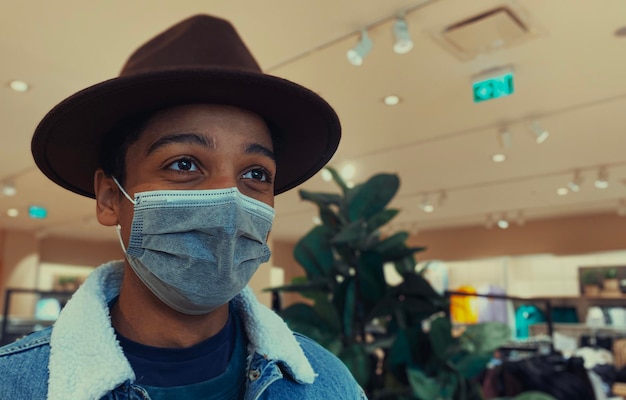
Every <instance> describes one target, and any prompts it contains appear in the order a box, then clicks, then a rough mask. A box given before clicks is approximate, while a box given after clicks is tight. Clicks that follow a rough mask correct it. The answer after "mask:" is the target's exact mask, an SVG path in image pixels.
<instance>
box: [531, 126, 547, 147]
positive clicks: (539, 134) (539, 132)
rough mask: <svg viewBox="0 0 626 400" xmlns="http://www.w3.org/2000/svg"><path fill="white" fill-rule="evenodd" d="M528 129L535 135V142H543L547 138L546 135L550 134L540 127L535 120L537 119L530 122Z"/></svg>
mask: <svg viewBox="0 0 626 400" xmlns="http://www.w3.org/2000/svg"><path fill="white" fill-rule="evenodd" d="M530 130H531V131H532V132H533V134H534V135H535V142H537V144H541V143H543V142H545V141H546V140H547V139H548V137H549V136H550V132H548V131H547V130H545V129H543V128H542V127H541V125H539V122H537V121H533V122H532V123H531V124H530Z"/></svg>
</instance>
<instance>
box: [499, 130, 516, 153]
mask: <svg viewBox="0 0 626 400" xmlns="http://www.w3.org/2000/svg"><path fill="white" fill-rule="evenodd" d="M498 143H500V147H501V148H503V149H510V148H511V146H512V145H513V137H512V136H511V132H510V131H509V130H508V129H507V128H502V130H500V132H498Z"/></svg>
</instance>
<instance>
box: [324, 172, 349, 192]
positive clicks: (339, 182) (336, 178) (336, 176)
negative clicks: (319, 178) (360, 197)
mask: <svg viewBox="0 0 626 400" xmlns="http://www.w3.org/2000/svg"><path fill="white" fill-rule="evenodd" d="M324 169H326V170H327V171H328V172H330V174H331V176H332V177H333V181H335V183H336V184H337V186H339V187H340V188H341V191H342V192H343V193H344V194H345V193H347V192H348V190H350V188H348V185H347V184H346V182H345V181H344V180H343V178H342V177H341V175H340V174H339V172H337V170H336V169H334V168H333V167H329V166H326V167H324Z"/></svg>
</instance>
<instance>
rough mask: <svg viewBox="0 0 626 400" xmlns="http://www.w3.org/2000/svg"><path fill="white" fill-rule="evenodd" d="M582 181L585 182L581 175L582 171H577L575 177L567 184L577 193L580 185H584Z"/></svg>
mask: <svg viewBox="0 0 626 400" xmlns="http://www.w3.org/2000/svg"><path fill="white" fill-rule="evenodd" d="M582 183H583V178H582V176H580V171H575V172H574V177H573V178H572V180H571V181H569V183H568V184H567V188H568V189H569V190H571V191H572V192H574V193H577V192H579V191H580V186H581V185H582Z"/></svg>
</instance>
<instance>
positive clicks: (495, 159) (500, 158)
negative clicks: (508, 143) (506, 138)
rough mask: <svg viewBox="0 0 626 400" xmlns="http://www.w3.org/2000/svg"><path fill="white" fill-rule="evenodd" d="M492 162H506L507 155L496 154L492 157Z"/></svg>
mask: <svg viewBox="0 0 626 400" xmlns="http://www.w3.org/2000/svg"><path fill="white" fill-rule="evenodd" d="M491 161H493V162H495V163H501V162H504V161H506V155H505V154H501V153H498V154H494V155H493V156H491Z"/></svg>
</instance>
